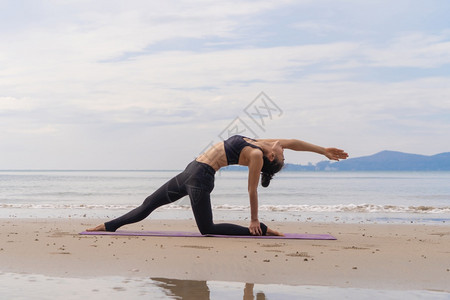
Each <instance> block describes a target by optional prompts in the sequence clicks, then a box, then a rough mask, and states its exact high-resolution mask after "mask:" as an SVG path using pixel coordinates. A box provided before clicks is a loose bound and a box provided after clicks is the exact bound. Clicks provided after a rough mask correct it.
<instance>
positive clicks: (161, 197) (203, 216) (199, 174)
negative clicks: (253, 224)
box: [105, 160, 267, 235]
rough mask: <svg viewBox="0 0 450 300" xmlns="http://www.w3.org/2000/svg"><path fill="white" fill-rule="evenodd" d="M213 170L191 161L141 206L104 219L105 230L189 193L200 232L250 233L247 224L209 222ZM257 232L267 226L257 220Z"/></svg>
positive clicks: (140, 216) (130, 220)
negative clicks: (121, 214) (259, 223)
mask: <svg viewBox="0 0 450 300" xmlns="http://www.w3.org/2000/svg"><path fill="white" fill-rule="evenodd" d="M215 173H216V171H215V170H214V169H213V168H212V167H211V166H209V165H207V164H205V163H201V162H198V161H195V160H194V161H193V162H191V163H190V164H189V165H188V166H187V167H186V169H185V170H184V171H183V172H181V173H180V174H178V175H177V176H175V177H174V178H172V179H170V180H169V181H168V182H166V183H165V184H164V185H163V186H161V187H160V188H159V189H157V190H156V191H155V192H154V193H153V194H151V195H150V196H148V197H147V198H146V199H145V200H144V203H142V205H141V206H139V207H137V208H135V209H133V210H132V211H130V212H128V213H126V214H125V215H123V216H121V217H118V218H117V219H114V220H111V221H109V222H106V223H105V227H106V230H107V231H116V230H117V229H118V228H119V227H121V226H123V225H126V224H130V223H136V222H139V221H141V220H143V219H145V218H146V217H147V216H148V215H149V214H150V213H151V212H152V211H154V210H155V209H157V208H158V207H160V206H162V205H166V204H169V203H172V202H174V201H176V200H178V199H180V198H182V197H184V196H186V195H189V198H190V199H191V206H192V211H193V212H194V217H195V221H196V222H197V226H198V229H199V230H200V232H201V233H202V234H220V235H251V233H250V230H249V229H248V228H247V227H243V226H239V225H235V224H227V223H222V224H214V223H213V215H212V210H211V198H210V193H211V191H212V190H213V188H214V174H215ZM261 231H262V233H263V235H265V234H266V232H267V226H266V225H264V224H263V223H261Z"/></svg>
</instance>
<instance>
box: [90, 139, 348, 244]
mask: <svg viewBox="0 0 450 300" xmlns="http://www.w3.org/2000/svg"><path fill="white" fill-rule="evenodd" d="M284 149H290V150H294V151H311V152H316V153H319V154H323V155H325V156H326V157H328V158H329V159H332V160H339V159H346V158H347V157H348V154H347V153H345V152H344V151H343V150H340V149H336V148H323V147H319V146H316V145H313V144H309V143H306V142H303V141H300V140H296V139H257V140H255V139H250V138H247V137H244V136H240V135H235V136H232V137H230V138H229V139H227V140H225V141H223V142H220V143H217V144H215V145H214V146H212V147H211V148H210V149H208V150H207V151H206V152H204V153H203V154H201V155H200V156H199V157H197V158H196V159H195V160H194V161H193V162H191V163H190V164H189V165H188V166H187V167H186V169H185V170H184V171H183V172H182V173H180V174H178V175H177V176H175V177H174V178H172V179H171V180H169V181H168V182H167V183H165V184H164V185H163V186H161V187H160V188H159V189H158V190H156V191H155V192H154V193H153V194H151V195H150V196H148V197H147V198H146V199H145V201H144V203H142V205H141V206H139V207H137V208H135V209H133V210H132V211H130V212H128V213H127V214H125V215H123V216H121V217H119V218H117V219H114V220H112V221H109V222H106V223H104V224H100V225H98V226H97V227H94V228H91V229H88V231H105V230H106V231H116V230H117V229H118V228H119V227H121V226H123V225H126V224H130V223H135V222H139V221H141V220H143V219H144V218H146V217H147V216H148V215H149V214H150V213H151V212H152V211H154V210H155V209H156V208H158V207H160V206H162V205H165V204H169V203H172V202H174V201H176V200H178V199H180V198H181V197H184V196H186V195H189V198H190V199H191V206H192V210H193V212H194V217H195V221H196V222H197V226H198V228H199V230H200V232H201V233H202V234H221V235H281V234H280V233H279V232H277V231H275V230H272V229H269V228H267V226H266V225H265V224H263V223H260V222H259V219H258V192H257V187H258V182H259V179H260V176H261V185H262V186H263V187H267V186H268V185H269V183H270V180H271V179H272V177H273V175H274V174H275V173H277V172H278V171H280V170H281V168H282V167H283V165H284V155H283V150H284ZM233 164H239V165H242V166H247V167H248V195H249V198H250V215H251V221H250V225H249V227H248V228H247V227H244V226H239V225H234V224H227V223H221V224H214V223H213V217H212V210H211V199H210V193H211V191H212V190H213V188H214V174H215V172H216V171H217V170H219V169H220V168H222V167H225V166H228V165H233Z"/></svg>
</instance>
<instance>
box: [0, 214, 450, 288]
mask: <svg viewBox="0 0 450 300" xmlns="http://www.w3.org/2000/svg"><path fill="white" fill-rule="evenodd" d="M102 221H103V220H92V219H66V220H63V219H1V220H0V228H1V230H0V245H1V246H0V271H1V272H10V273H28V274H44V275H49V276H60V277H83V278H89V277H96V276H112V275H114V276H115V275H117V276H127V277H152V278H155V277H162V278H170V279H184V280H207V281H209V280H214V281H232V282H242V283H255V284H286V285H319V286H334V287H354V288H368V289H389V290H432V291H445V292H450V228H449V226H448V225H442V226H433V225H414V224H408V225H389V224H383V225H381V224H380V225H378V224H331V223H330V224H318V223H275V222H274V223H270V224H269V226H271V227H273V228H275V229H278V230H280V231H282V232H286V233H287V232H298V233H329V234H332V235H334V236H335V237H336V238H337V240H335V241H332V240H331V241H330V240H327V241H320V240H257V239H241V238H233V239H230V238H226V239H224V238H211V237H200V238H195V237H194V238H193V237H148V236H147V237H129V236H82V235H79V234H78V233H79V232H81V231H83V230H84V229H86V228H88V227H91V226H93V225H97V224H98V223H100V222H102ZM122 229H129V230H183V231H197V228H196V225H195V223H194V221H193V220H186V221H174V220H146V221H143V222H140V223H137V224H132V225H128V226H125V227H123V228H122Z"/></svg>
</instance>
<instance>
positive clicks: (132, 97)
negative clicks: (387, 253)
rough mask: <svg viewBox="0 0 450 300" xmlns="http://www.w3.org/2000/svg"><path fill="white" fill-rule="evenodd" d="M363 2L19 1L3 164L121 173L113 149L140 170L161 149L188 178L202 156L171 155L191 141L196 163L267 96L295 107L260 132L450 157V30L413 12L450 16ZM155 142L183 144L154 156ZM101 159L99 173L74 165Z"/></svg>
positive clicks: (0, 76)
mask: <svg viewBox="0 0 450 300" xmlns="http://www.w3.org/2000/svg"><path fill="white" fill-rule="evenodd" d="M357 3H359V2H355V1H350V2H346V4H345V5H344V6H341V5H339V6H338V5H336V4H334V3H333V2H331V1H325V2H320V3H318V2H317V1H258V2H254V1H231V2H229V1H227V2H210V1H195V2H192V1H176V2H156V1H155V2H153V1H134V2H133V3H125V2H122V1H108V2H104V1H95V2H90V1H89V2H85V1H65V2H59V1H47V2H33V4H30V3H28V4H27V5H25V6H23V7H22V6H21V5H18V4H14V2H9V3H8V4H7V6H6V7H5V6H4V7H2V8H4V9H3V10H2V11H3V13H1V12H0V16H1V17H4V18H0V19H1V20H0V35H1V37H2V41H4V43H3V44H2V47H1V49H0V66H1V67H0V116H1V119H0V126H1V128H2V130H0V137H1V138H2V140H3V141H7V142H6V143H7V145H5V148H3V149H12V150H11V152H9V154H7V153H2V154H4V155H3V157H4V158H3V161H0V163H1V162H2V163H4V164H5V166H6V165H8V164H9V165H11V166H14V165H15V164H16V165H17V162H18V161H20V157H19V156H18V154H17V153H21V154H23V155H25V156H26V155H29V156H30V159H29V160H28V161H27V163H29V164H32V163H34V162H38V161H42V168H46V165H45V163H48V162H52V161H53V158H52V155H53V156H55V155H57V156H60V157H61V158H58V160H55V162H54V163H53V165H54V166H58V164H61V166H63V165H64V162H71V161H74V163H75V162H77V167H78V166H82V165H83V166H86V167H89V168H90V167H91V166H94V165H97V166H99V167H104V168H109V165H108V164H109V163H110V162H109V161H106V160H102V158H103V156H102V155H101V151H100V150H94V149H101V150H103V151H108V153H111V157H116V159H115V160H114V161H115V162H118V161H121V160H120V159H119V157H122V156H127V155H129V153H132V154H131V155H130V156H132V157H133V158H130V160H129V161H128V163H129V164H130V166H137V167H138V168H141V165H140V163H139V162H140V161H141V158H142V157H143V156H145V153H146V151H150V150H151V151H152V152H153V151H161V153H163V154H164V155H166V157H162V158H161V159H159V161H158V162H155V167H157V164H158V163H161V165H162V164H163V162H164V161H166V162H167V161H170V163H173V166H172V167H174V168H176V167H177V166H178V167H179V165H180V164H181V163H182V162H184V161H185V160H186V157H188V156H189V158H191V156H192V155H190V154H180V152H176V153H177V154H178V155H177V158H176V159H169V158H168V157H170V154H171V153H175V152H173V151H181V150H178V146H177V145H179V144H178V142H180V143H182V142H184V145H186V146H184V148H183V149H184V151H185V152H186V153H188V152H189V153H195V152H196V151H198V150H199V149H198V148H203V143H205V144H207V142H209V140H210V139H214V138H215V137H216V136H217V135H218V134H219V133H220V132H221V131H222V130H223V129H224V128H225V127H226V126H227V125H228V124H229V123H230V122H231V121H232V120H233V119H234V118H236V117H237V116H239V115H241V114H242V113H243V109H244V108H245V107H246V105H247V104H248V103H250V101H252V100H253V99H254V98H255V96H256V95H257V94H258V93H259V92H260V91H265V92H266V93H267V94H268V95H269V96H270V97H272V98H274V99H275V100H276V101H277V104H278V105H279V106H280V107H281V108H282V109H283V111H284V114H283V116H282V118H280V119H279V120H277V121H276V122H274V123H273V124H274V125H273V127H271V128H267V129H266V131H265V132H261V131H260V132H259V134H260V135H261V136H271V137H277V136H283V137H298V138H303V139H306V140H311V141H313V142H317V143H321V142H327V143H332V142H336V143H340V142H341V141H342V140H343V139H344V140H346V143H347V140H348V146H349V147H350V148H351V149H353V150H354V153H355V152H356V153H364V154H370V153H368V152H370V151H372V149H373V148H374V147H380V150H383V149H382V148H389V147H391V146H395V147H398V148H397V149H398V150H403V149H405V150H407V151H408V152H414V151H415V150H416V152H420V151H422V152H423V151H432V150H428V149H427V146H426V145H432V144H434V145H437V146H436V147H433V149H441V150H445V149H446V148H445V147H444V146H442V143H440V142H434V143H433V140H439V139H441V138H442V137H443V136H444V135H445V133H444V131H443V130H439V128H445V129H447V128H448V124H449V120H448V118H447V117H445V116H446V115H450V114H449V109H450V108H449V106H450V103H449V100H448V99H450V98H449V97H448V96H449V95H450V90H449V88H448V87H449V86H450V85H449V76H448V65H449V62H450V56H449V53H450V51H449V50H450V49H449V48H450V46H449V45H450V41H449V40H450V34H449V31H448V26H447V25H442V24H440V23H439V22H438V21H436V20H433V21H432V20H430V22H428V23H427V25H426V26H425V25H421V24H419V23H417V21H416V20H417V18H415V17H414V16H417V15H418V14H419V13H420V11H421V10H423V9H426V10H427V11H428V13H429V14H431V15H433V14H434V15H435V19H437V20H438V19H439V18H440V17H439V16H440V15H439V14H438V15H437V16H436V14H437V11H438V7H436V6H433V5H431V6H430V5H428V6H430V7H428V6H427V7H426V8H415V7H414V8H413V7H410V8H407V9H406V10H405V7H403V6H404V5H403V4H404V3H399V4H398V3H397V2H396V4H392V5H391V6H390V9H389V10H388V11H386V3H384V4H382V3H381V4H370V6H367V7H366V4H357ZM88 4H89V5H88ZM2 5H6V4H2ZM367 5H368V4H367ZM404 10H405V11H404ZM403 11H404V12H403ZM5 12H8V14H6V13H5ZM400 12H401V13H400ZM398 14H400V15H401V16H403V17H404V18H403V17H402V18H401V20H400V19H398V20H396V18H395V16H396V15H398ZM409 15H411V16H409ZM384 17H386V18H384ZM383 18H384V19H383ZM441 19H442V18H441ZM372 21H373V22H372ZM441 23H445V22H441ZM430 24H431V25H430ZM432 25H433V26H434V27H431V26H432ZM408 131H410V136H411V137H408V136H406V134H404V133H405V132H408ZM174 136H177V137H178V140H177V143H174V140H176V139H174V138H173V137H174ZM351 136H353V137H356V138H355V139H358V138H361V139H367V140H365V142H364V143H361V142H358V141H352V140H353V138H351ZM369 136H372V137H373V139H374V140H376V139H378V140H377V141H369ZM37 137H39V138H37ZM156 139H160V140H161V144H163V142H166V143H168V144H167V145H166V147H172V148H174V149H175V148H176V149H177V150H173V149H172V150H170V151H167V149H164V147H163V146H162V145H161V146H158V145H154V143H153V142H148V143H149V144H152V146H151V147H150V146H142V143H143V141H154V140H156ZM122 141H126V143H123V142H122ZM417 141H422V144H424V145H422V146H421V145H419V144H420V143H419V142H417ZM423 141H426V143H424V142H423ZM71 142H73V143H75V144H76V145H75V146H74V147H73V152H72V149H70V147H66V146H65V145H66V144H70V143H71ZM116 142H119V143H121V146H120V147H118V146H116V147H115V146H114V143H116ZM170 143H173V144H170ZM125 144H126V145H125ZM30 145H33V150H34V153H33V152H32V151H26V150H25V149H30ZM174 145H175V146H174ZM199 145H200V146H201V147H200V146H199ZM52 147H53V148H52ZM158 147H160V148H158ZM402 147H403V148H402ZM408 147H410V148H408ZM136 148H140V150H136ZM149 148H151V149H149ZM17 149H23V150H20V151H18V150H17ZM50 149H57V150H58V151H56V150H50ZM414 149H415V150H414ZM89 151H92V153H93V154H92V157H91V156H90V155H88V154H86V155H85V156H84V159H85V160H86V163H83V162H82V161H81V160H77V159H72V157H73V156H72V155H74V153H80V152H83V153H84V152H86V153H89ZM141 151H142V152H141ZM433 151H436V152H438V151H440V150H433ZM5 152H6V150H5ZM14 153H16V154H14ZM8 157H9V158H8ZM34 157H42V159H40V160H37V159H34V160H33V158H34ZM64 158H65V159H64ZM177 159H178V161H177ZM96 162H98V163H96ZM24 164H25V162H24ZM125 165H126V162H123V166H124V167H125V168H126V166H125ZM152 166H153V165H151V163H149V164H148V165H147V167H148V168H151V167H152Z"/></svg>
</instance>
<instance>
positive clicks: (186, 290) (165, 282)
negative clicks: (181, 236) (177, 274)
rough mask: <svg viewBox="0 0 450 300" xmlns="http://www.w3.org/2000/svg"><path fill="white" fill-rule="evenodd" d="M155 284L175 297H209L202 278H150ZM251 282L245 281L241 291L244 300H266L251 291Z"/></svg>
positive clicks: (199, 298) (199, 299) (208, 291)
mask: <svg viewBox="0 0 450 300" xmlns="http://www.w3.org/2000/svg"><path fill="white" fill-rule="evenodd" d="M151 279H152V280H153V281H154V283H155V285H157V286H159V287H161V288H162V289H163V290H164V292H165V294H166V295H167V296H169V297H173V298H175V299H187V300H189V299H193V300H204V299H205V300H207V299H210V290H209V287H208V284H207V282H206V281H203V280H180V279H168V278H158V277H156V278H151ZM253 287H254V284H253V283H246V284H245V288H244V291H243V299H244V300H255V299H256V300H266V296H265V295H264V293H262V292H258V293H256V298H255V294H254V292H253Z"/></svg>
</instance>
